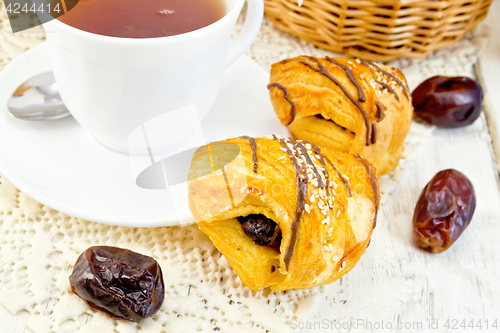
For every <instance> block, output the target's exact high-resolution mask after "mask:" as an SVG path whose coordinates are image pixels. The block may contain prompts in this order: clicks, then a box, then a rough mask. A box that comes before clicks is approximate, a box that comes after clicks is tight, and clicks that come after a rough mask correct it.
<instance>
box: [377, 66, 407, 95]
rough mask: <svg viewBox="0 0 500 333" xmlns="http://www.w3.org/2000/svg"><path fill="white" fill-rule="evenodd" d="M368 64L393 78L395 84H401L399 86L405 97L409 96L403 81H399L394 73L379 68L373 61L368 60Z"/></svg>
mask: <svg viewBox="0 0 500 333" xmlns="http://www.w3.org/2000/svg"><path fill="white" fill-rule="evenodd" d="M369 64H370V65H372V66H373V67H375V68H376V69H377V70H378V71H379V72H380V73H382V74H384V75H385V76H388V77H389V78H391V79H392V80H394V81H395V82H396V83H397V84H399V85H400V86H401V88H402V89H403V93H404V94H405V96H406V98H410V96H409V95H408V90H407V89H406V86H405V85H404V84H403V82H401V80H400V79H398V78H397V77H396V75H394V74H392V73H389V72H388V71H386V70H384V69H382V68H380V67H379V66H377V65H376V64H375V63H373V62H369Z"/></svg>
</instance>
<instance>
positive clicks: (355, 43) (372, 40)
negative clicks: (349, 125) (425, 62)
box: [264, 0, 492, 61]
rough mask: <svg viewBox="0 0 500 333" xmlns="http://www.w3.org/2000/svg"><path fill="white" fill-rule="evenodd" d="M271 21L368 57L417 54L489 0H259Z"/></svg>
mask: <svg viewBox="0 0 500 333" xmlns="http://www.w3.org/2000/svg"><path fill="white" fill-rule="evenodd" d="M264 2H265V13H266V15H267V16H268V17H269V18H270V19H271V20H272V21H273V22H274V24H275V25H276V26H277V27H278V28H280V29H282V30H284V31H287V32H290V33H292V34H294V35H296V36H298V37H301V38H303V39H305V40H307V41H309V42H312V43H313V44H314V45H316V46H319V47H321V48H324V49H327V50H331V51H334V52H340V53H345V54H346V55H349V56H353V57H359V58H364V59H370V60H378V61H385V60H391V59H396V58H399V57H408V58H421V57H425V56H426V55H427V54H429V53H430V52H431V51H434V50H436V49H440V48H443V47H446V46H449V45H452V44H454V43H455V42H457V41H458V40H459V39H460V38H461V37H462V36H463V35H464V34H465V33H466V32H467V31H468V30H470V29H472V28H474V27H475V26H476V25H477V24H478V23H479V22H480V21H481V20H483V19H484V18H485V17H486V14H487V13H488V8H489V6H490V4H491V3H492V0H443V1H440V0H304V2H303V4H302V6H299V5H298V3H297V2H298V0H264Z"/></svg>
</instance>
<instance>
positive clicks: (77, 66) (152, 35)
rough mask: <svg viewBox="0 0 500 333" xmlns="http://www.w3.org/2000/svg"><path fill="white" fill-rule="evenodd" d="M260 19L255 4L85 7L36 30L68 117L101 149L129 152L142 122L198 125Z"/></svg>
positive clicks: (156, 0) (168, 1) (92, 0)
mask: <svg viewBox="0 0 500 333" xmlns="http://www.w3.org/2000/svg"><path fill="white" fill-rule="evenodd" d="M245 1H246V2H247V14H246V19H245V22H244V24H243V27H242V30H241V31H240V33H239V35H238V36H237V37H236V38H235V39H234V40H233V41H232V42H231V43H230V37H231V32H232V30H233V27H234V25H235V23H236V20H237V18H238V16H239V13H240V11H241V9H242V7H243V4H244V3H245ZM262 17H263V1H262V0H148V1H137V0H85V1H80V2H79V3H78V4H77V5H76V6H75V7H74V8H73V9H72V10H71V11H68V12H67V13H66V14H64V15H62V16H60V17H59V18H58V19H54V20H51V21H49V22H46V23H44V28H45V31H46V33H47V40H48V43H49V45H50V56H51V59H52V65H53V70H54V76H55V79H56V82H57V85H58V87H59V91H60V94H61V97H62V99H63V101H64V103H65V105H66V106H67V107H68V110H69V111H70V112H71V114H72V115H73V117H74V118H75V119H76V120H77V121H78V122H79V123H80V124H81V125H82V126H83V127H84V128H86V129H87V130H89V131H90V132H91V133H92V135H93V136H94V137H95V139H97V141H99V142H100V143H101V144H103V145H104V146H106V147H108V148H111V149H113V150H116V151H120V152H126V153H129V152H131V151H133V150H134V148H133V147H130V135H131V133H133V132H134V131H135V132H137V129H140V128H141V126H142V125H143V124H145V123H147V122H148V121H149V122H151V121H154V119H157V118H158V117H160V118H161V117H163V118H165V117H164V115H165V114H169V113H170V114H181V113H183V112H184V111H183V110H190V111H189V112H191V114H190V118H192V117H191V115H194V117H195V118H197V119H196V120H195V121H193V124H194V125H193V126H196V123H198V124H199V121H200V120H201V119H203V117H204V116H205V115H206V114H207V113H208V111H209V110H210V107H211V106H212V104H213V103H214V101H215V99H216V96H217V93H218V91H219V88H220V85H221V81H222V76H223V72H224V70H225V68H227V67H228V66H229V65H230V64H231V63H233V62H234V61H235V60H236V59H237V58H238V57H239V56H241V55H242V54H243V53H244V52H245V51H246V50H247V49H248V47H249V46H250V45H251V43H252V42H253V40H254V38H255V36H256V34H257V32H258V30H259V28H260V25H261V23H262ZM166 118H168V119H186V116H185V115H184V116H182V115H181V116H179V117H177V116H174V117H166ZM166 118H165V119H166ZM179 121H180V120H179ZM172 124H173V123H170V126H169V127H172V128H174V127H177V126H173V125H172ZM184 128H189V126H187V127H186V126H184ZM165 131H169V129H168V128H165ZM184 134H186V133H184ZM167 137H168V136H167ZM169 140H171V136H170V139H169ZM170 143H171V142H170ZM165 144H166V145H167V146H168V145H169V142H166V143H165Z"/></svg>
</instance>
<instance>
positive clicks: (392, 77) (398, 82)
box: [361, 60, 410, 102]
mask: <svg viewBox="0 0 500 333" xmlns="http://www.w3.org/2000/svg"><path fill="white" fill-rule="evenodd" d="M361 63H362V64H363V65H365V66H366V67H368V68H369V69H370V71H371V72H372V76H373V78H374V79H375V78H376V77H375V73H374V72H373V69H372V66H373V67H374V68H375V69H376V70H377V71H379V72H380V73H382V74H383V75H385V76H387V77H388V78H390V79H391V80H393V81H394V82H396V83H397V84H399V85H400V86H401V89H402V90H403V94H405V96H406V98H410V96H409V94H408V89H407V88H406V85H405V84H404V83H403V82H401V80H400V79H398V78H397V77H396V75H394V74H392V73H389V72H388V71H386V70H384V69H382V68H380V66H378V65H376V64H375V63H374V62H372V61H366V60H361ZM405 81H406V78H405ZM375 82H377V83H378V84H379V85H381V86H382V87H384V88H385V89H387V90H388V91H389V92H390V93H391V94H393V95H394V96H396V99H397V100H398V102H399V101H400V99H399V96H398V94H397V93H396V92H395V91H394V89H393V88H392V87H391V86H390V85H388V84H387V83H384V82H381V81H378V80H376V81H375Z"/></svg>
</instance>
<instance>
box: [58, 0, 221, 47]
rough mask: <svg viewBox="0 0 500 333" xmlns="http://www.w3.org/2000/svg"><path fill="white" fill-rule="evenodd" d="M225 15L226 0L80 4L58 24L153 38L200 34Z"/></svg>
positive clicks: (92, 0) (95, 1)
mask: <svg viewBox="0 0 500 333" xmlns="http://www.w3.org/2000/svg"><path fill="white" fill-rule="evenodd" d="M70 1H71V0H69V1H67V2H70ZM225 14H226V8H225V4H224V2H223V0H80V1H79V2H78V4H77V5H76V6H75V7H74V8H73V9H72V10H70V11H69V12H68V13H66V14H64V15H62V16H60V17H59V18H58V20H59V21H61V22H63V23H66V24H67V25H70V26H72V27H74V28H77V29H80V30H84V31H88V32H92V33H95V34H98V35H105V36H112V37H125V38H153V37H165V36H172V35H178V34H182V33H186V32H189V31H193V30H197V29H200V28H203V27H205V26H207V25H210V24H212V23H214V22H215V21H217V20H219V19H221V18H222V17H223V16H224V15H225Z"/></svg>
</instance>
